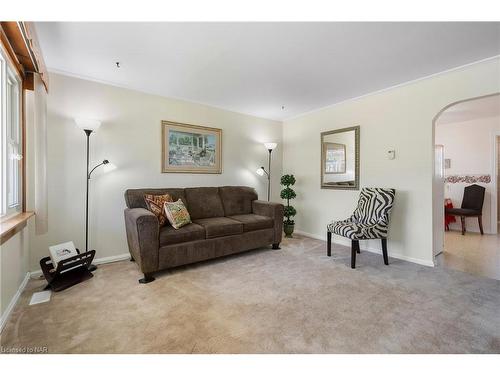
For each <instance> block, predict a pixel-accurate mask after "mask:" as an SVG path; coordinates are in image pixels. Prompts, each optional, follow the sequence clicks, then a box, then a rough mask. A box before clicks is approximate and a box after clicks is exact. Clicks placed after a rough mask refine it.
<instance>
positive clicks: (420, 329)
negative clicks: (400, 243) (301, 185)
mask: <svg viewBox="0 0 500 375" xmlns="http://www.w3.org/2000/svg"><path fill="white" fill-rule="evenodd" d="M389 251H390V249H389ZM358 265H359V267H358V268H357V269H356V270H351V269H350V268H349V251H348V249H347V248H339V247H335V248H334V257H333V258H328V257H326V255H325V243H324V242H322V241H318V240H313V239H309V238H296V239H292V240H287V241H285V243H284V244H283V245H282V250H278V251H276V250H270V249H263V250H258V251H253V252H248V253H245V254H240V255H236V256H232V257H228V258H224V259H219V260H215V261H209V262H205V263H202V264H199V265H195V266H189V267H184V268H181V269H178V270H175V271H170V272H165V273H163V274H161V275H159V276H158V277H157V280H156V281H155V282H153V283H151V284H147V285H140V284H138V282H137V279H139V278H140V276H141V275H140V273H139V271H138V269H137V266H136V265H135V264H134V263H131V262H128V261H125V262H119V263H114V264H108V265H103V266H101V267H99V270H97V271H96V272H95V277H94V278H93V279H92V280H89V281H87V282H85V283H84V284H80V285H78V286H75V287H73V288H71V289H68V290H66V291H63V292H60V293H56V294H53V296H52V300H51V301H50V302H49V303H45V304H40V305H35V306H28V301H29V298H30V297H31V294H32V293H33V292H34V291H38V290H41V288H42V287H43V283H42V282H41V281H30V282H29V284H28V287H27V288H26V291H25V292H24V293H23V295H22V297H21V299H20V302H19V304H18V305H17V307H16V308H15V310H14V312H13V314H12V315H11V318H10V320H9V322H8V323H7V326H6V328H5V329H4V332H3V334H2V336H1V344H2V346H3V347H4V351H5V348H15V347H18V348H19V347H26V346H29V347H35V346H36V347H47V350H48V352H49V353H468V352H496V353H498V352H500V313H499V312H500V282H499V281H496V280H491V279H485V278H480V277H476V276H472V275H469V274H466V273H462V272H460V271H454V270H445V269H439V268H434V269H433V268H428V267H423V266H418V265H414V264H411V263H407V262H403V261H399V260H395V259H391V264H390V266H384V265H383V262H382V256H381V255H376V254H371V253H367V252H362V254H361V255H360V256H359V257H358Z"/></svg>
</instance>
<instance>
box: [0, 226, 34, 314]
mask: <svg viewBox="0 0 500 375" xmlns="http://www.w3.org/2000/svg"><path fill="white" fill-rule="evenodd" d="M28 261H29V235H28V229H27V228H24V229H23V230H22V231H20V232H18V233H16V234H15V235H14V236H12V237H11V238H9V240H7V241H6V242H4V243H3V244H2V246H0V294H1V296H0V297H1V298H0V322H1V323H2V324H4V323H5V319H6V317H7V316H6V315H7V314H8V313H9V311H7V309H11V308H12V307H13V303H14V302H15V300H16V299H17V298H16V297H18V296H16V293H17V292H18V290H19V288H20V287H21V285H22V283H23V280H24V279H25V277H26V273H27V272H28V270H29V267H28Z"/></svg>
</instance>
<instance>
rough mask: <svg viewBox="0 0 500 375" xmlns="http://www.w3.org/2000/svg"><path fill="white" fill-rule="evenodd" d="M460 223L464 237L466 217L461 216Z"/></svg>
mask: <svg viewBox="0 0 500 375" xmlns="http://www.w3.org/2000/svg"><path fill="white" fill-rule="evenodd" d="M460 222H461V223H462V236H463V235H464V234H465V217H463V216H460Z"/></svg>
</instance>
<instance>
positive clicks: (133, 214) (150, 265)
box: [125, 208, 160, 273]
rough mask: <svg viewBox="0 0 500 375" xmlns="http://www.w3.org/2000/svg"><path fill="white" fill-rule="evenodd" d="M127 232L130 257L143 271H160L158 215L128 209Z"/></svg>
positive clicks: (142, 209)
mask: <svg viewBox="0 0 500 375" xmlns="http://www.w3.org/2000/svg"><path fill="white" fill-rule="evenodd" d="M125 230H126V231H127V242H128V248H129V251H130V255H131V256H132V257H133V258H134V260H135V261H136V262H137V263H138V264H139V267H140V268H141V271H142V272H143V273H149V272H155V271H158V267H159V263H158V249H159V247H160V224H159V222H158V218H157V217H156V215H155V214H153V213H152V212H151V211H148V210H146V209H145V208H126V209H125Z"/></svg>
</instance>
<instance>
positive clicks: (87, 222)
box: [83, 129, 109, 272]
mask: <svg viewBox="0 0 500 375" xmlns="http://www.w3.org/2000/svg"><path fill="white" fill-rule="evenodd" d="M83 131H84V132H85V135H86V136H87V172H86V174H85V176H86V180H87V190H86V193H85V252H88V251H89V183H90V176H91V175H92V172H94V170H95V169H96V168H98V167H100V166H101V165H104V164H108V163H109V161H108V160H103V161H102V163H100V164H97V165H96V166H95V167H94V168H92V170H90V171H89V168H90V134H92V130H91V129H83ZM96 269H97V266H96V265H94V264H91V265H90V266H89V271H91V272H92V271H95V270H96Z"/></svg>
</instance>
